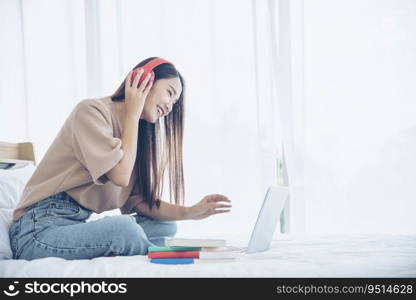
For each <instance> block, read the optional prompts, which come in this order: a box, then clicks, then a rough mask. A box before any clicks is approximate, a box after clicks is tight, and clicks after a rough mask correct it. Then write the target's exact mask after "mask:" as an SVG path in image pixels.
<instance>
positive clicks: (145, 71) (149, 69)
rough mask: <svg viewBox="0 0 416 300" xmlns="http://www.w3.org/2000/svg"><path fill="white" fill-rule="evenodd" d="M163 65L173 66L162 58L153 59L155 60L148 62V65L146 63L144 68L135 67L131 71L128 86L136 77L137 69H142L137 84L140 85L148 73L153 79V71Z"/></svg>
mask: <svg viewBox="0 0 416 300" xmlns="http://www.w3.org/2000/svg"><path fill="white" fill-rule="evenodd" d="M165 63H167V64H171V65H173V64H172V63H171V62H169V61H167V60H165V59H163V58H155V59H152V60H151V61H149V62H148V63H146V64H145V65H144V66H140V67H137V68H136V69H134V71H133V75H132V78H131V82H130V85H132V84H133V79H134V77H135V76H136V75H137V69H143V73H142V76H141V78H140V79H139V84H140V83H141V82H142V81H143V80H144V78H145V77H146V75H147V74H149V73H150V74H151V76H150V78H151V79H154V78H155V73H154V72H153V69H154V68H156V67H157V66H158V65H161V64H165Z"/></svg>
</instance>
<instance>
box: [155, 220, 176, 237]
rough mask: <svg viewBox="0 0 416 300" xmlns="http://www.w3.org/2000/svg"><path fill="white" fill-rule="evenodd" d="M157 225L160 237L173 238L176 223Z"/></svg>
mask: <svg viewBox="0 0 416 300" xmlns="http://www.w3.org/2000/svg"><path fill="white" fill-rule="evenodd" d="M159 225H160V235H161V236H175V234H176V232H177V231H178V225H177V224H176V222H161V223H160V224H159Z"/></svg>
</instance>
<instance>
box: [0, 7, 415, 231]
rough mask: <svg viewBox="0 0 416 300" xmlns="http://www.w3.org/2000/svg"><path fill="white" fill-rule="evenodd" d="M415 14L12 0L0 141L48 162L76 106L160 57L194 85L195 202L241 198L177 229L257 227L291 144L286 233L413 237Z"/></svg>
mask: <svg viewBox="0 0 416 300" xmlns="http://www.w3.org/2000/svg"><path fill="white" fill-rule="evenodd" d="M415 17H416V4H415V2H414V1H412V0H398V1H396V0H381V1H375V0H366V1H357V0H356V1H350V0H348V1H347V0H338V1H329V0H315V1H303V0H291V1H289V0H281V1H273V0H252V1H249V0H226V1H224V0H223V1H219V0H200V1H191V0H180V1H179V0H177V1H167V0H159V1H124V0H123V1H115V0H108V1H94V0H88V1H81V0H76V1H69V0H68V1H62V0H61V1H56V0H54V1H52V0H43V1H29V0H26V1H24V0H22V1H7V0H3V1H0V33H1V34H0V44H1V46H2V48H1V49H2V50H1V53H2V55H1V56H0V85H1V86H0V140H3V141H16V142H17V141H32V142H33V143H34V144H35V147H36V152H37V159H38V161H40V159H41V158H42V156H43V154H44V153H45V152H46V150H47V148H48V146H49V145H50V143H51V142H52V141H53V138H54V137H55V135H56V133H57V132H58V130H59V129H60V127H61V126H62V124H63V122H64V120H65V119H66V118H67V116H68V115H69V113H70V111H71V110H72V109H73V107H74V106H75V104H76V103H77V102H79V101H81V100H82V99H85V98H87V97H100V96H105V95H109V94H110V93H112V92H113V91H114V90H115V88H116V87H117V86H118V85H119V84H120V82H121V81H122V80H123V78H124V77H125V75H126V74H127V72H128V70H129V69H130V68H131V67H133V66H134V65H135V64H137V63H138V62H139V61H141V60H142V59H144V58H147V57H149V56H160V57H164V58H166V59H168V60H171V61H173V62H174V63H175V64H176V66H177V67H178V69H179V70H180V72H181V73H182V74H183V76H184V77H185V80H186V84H187V92H188V93H187V99H186V123H185V127H186V128H185V145H184V146H185V148H184V151H185V153H184V164H185V184H186V191H185V192H186V204H187V205H192V204H194V203H196V202H197V201H199V200H200V199H201V198H202V197H203V196H205V195H206V194H210V193H222V194H225V195H227V196H228V197H229V198H230V199H232V200H233V209H232V213H229V214H223V215H217V216H213V217H211V218H208V219H205V220H202V221H184V222H180V223H179V224H180V231H181V234H183V235H185V234H188V233H193V234H196V235H213V236H220V235H221V234H223V233H245V234H247V235H248V234H249V232H250V230H251V229H252V226H253V225H254V222H255V218H256V216H257V212H258V210H259V208H260V205H261V201H262V199H263V196H264V193H265V190H266V187H267V186H268V185H271V184H276V183H277V182H282V179H281V178H280V179H279V178H277V177H278V175H277V174H278V173H279V174H281V173H280V172H281V169H280V168H278V166H282V157H283V154H284V161H283V166H284V168H285V169H284V171H285V172H284V174H283V175H285V178H286V179H285V180H284V182H285V183H288V184H289V187H290V202H289V203H288V205H287V206H286V208H285V218H284V219H285V220H286V221H287V224H285V230H286V231H290V232H310V233H324V232H350V233H353V232H356V233H357V232H358V233H369V232H378V233H398V232H399V233H409V232H411V233H414V232H415V231H416V219H415V218H414V217H413V212H414V211H415V208H416V204H415V201H414V197H415V194H416V193H415V192H416V191H415V187H414V184H413V181H414V179H415V178H416V176H415V175H416V173H415V172H416V171H415V170H416V160H415V159H414V157H413V156H414V155H413V154H414V153H415V151H414V150H415V148H416V144H415V139H414V135H415V131H416V130H415V128H416V127H415V123H416V121H415V120H416V119H415V117H414V116H415V113H416V105H415V104H414V99H415V96H416V91H415V85H414V78H415V77H416V76H415V75H416V74H415V72H416V71H415V70H416V60H415V54H414V53H416V51H415V50H416V49H415V48H416V42H415V39H414V36H415V31H416V26H415V25H416V24H415V21H414V20H416V18H415ZM166 191H167V190H166ZM168 196H169V195H168V194H167V193H165V195H164V199H165V200H168ZM115 213H117V212H115ZM278 231H279V230H277V232H278Z"/></svg>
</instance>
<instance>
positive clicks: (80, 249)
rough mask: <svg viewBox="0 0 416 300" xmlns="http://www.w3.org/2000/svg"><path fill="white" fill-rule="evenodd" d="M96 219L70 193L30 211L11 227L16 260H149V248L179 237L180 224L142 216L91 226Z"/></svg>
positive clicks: (119, 217) (106, 220) (103, 220)
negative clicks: (136, 257)
mask: <svg viewBox="0 0 416 300" xmlns="http://www.w3.org/2000/svg"><path fill="white" fill-rule="evenodd" d="M91 214H92V211H91V210H89V209H87V208H85V207H83V206H82V205H80V204H79V203H78V202H76V201H75V200H74V199H73V198H71V196H69V195H68V194H67V193H65V192H61V193H58V194H56V195H53V196H50V197H48V198H45V199H43V200H41V201H39V202H37V203H35V204H33V205H31V206H30V207H29V208H28V210H27V211H26V213H25V214H24V215H23V216H22V217H21V218H20V219H18V220H16V221H13V222H12V224H11V226H10V230H9V235H10V245H11V248H12V252H13V258H14V259H25V260H32V259H37V258H43V257H52V256H53V257H61V258H64V259H91V258H94V257H99V256H117V255H146V254H147V249H148V247H149V246H162V245H163V244H164V238H165V237H167V236H174V235H175V234H176V231H177V225H176V222H173V221H159V220H156V219H152V218H148V217H145V216H142V215H139V214H134V215H116V216H106V217H103V218H101V219H98V220H94V221H89V222H87V219H88V218H89V217H90V215H91Z"/></svg>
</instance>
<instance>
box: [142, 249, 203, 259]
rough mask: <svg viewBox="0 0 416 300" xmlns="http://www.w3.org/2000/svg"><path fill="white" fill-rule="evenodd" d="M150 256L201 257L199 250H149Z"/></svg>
mask: <svg viewBox="0 0 416 300" xmlns="http://www.w3.org/2000/svg"><path fill="white" fill-rule="evenodd" d="M147 257H148V258H199V251H161V252H148V253H147Z"/></svg>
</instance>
